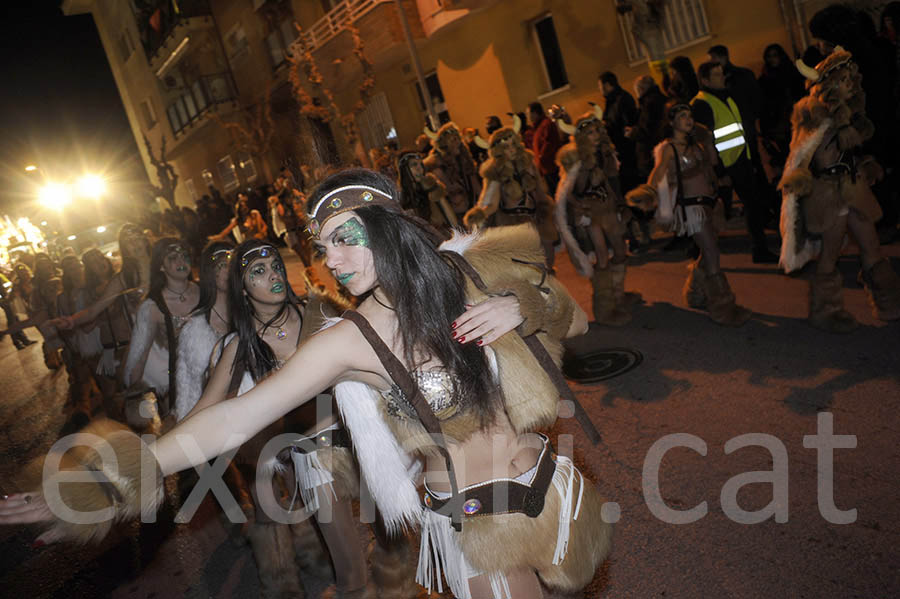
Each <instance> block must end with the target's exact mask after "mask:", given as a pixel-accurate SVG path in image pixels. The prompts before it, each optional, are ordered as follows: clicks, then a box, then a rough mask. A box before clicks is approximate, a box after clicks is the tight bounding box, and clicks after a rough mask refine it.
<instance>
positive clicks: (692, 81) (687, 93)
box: [663, 56, 700, 104]
mask: <svg viewBox="0 0 900 599" xmlns="http://www.w3.org/2000/svg"><path fill="white" fill-rule="evenodd" d="M663 89H664V90H665V92H666V96H668V97H669V99H670V100H672V101H674V102H676V103H679V104H688V103H690V101H691V100H693V99H694V96H696V95H697V92H699V91H700V83H699V82H698V81H697V73H696V72H695V71H694V64H693V63H692V62H691V59H690V58H688V57H687V56H676V57H674V58H673V59H672V60H670V61H669V72H668V73H667V74H666V77H665V79H664V80H663Z"/></svg>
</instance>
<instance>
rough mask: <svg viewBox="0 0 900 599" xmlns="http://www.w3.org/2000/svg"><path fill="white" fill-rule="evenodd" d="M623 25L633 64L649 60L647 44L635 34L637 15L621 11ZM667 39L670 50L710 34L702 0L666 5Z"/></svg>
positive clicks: (668, 50)
mask: <svg viewBox="0 0 900 599" xmlns="http://www.w3.org/2000/svg"><path fill="white" fill-rule="evenodd" d="M618 20H619V29H620V30H621V31H622V38H623V39H624V40H625V50H626V52H627V54H628V60H629V62H630V64H631V65H636V64H639V63H642V62H644V61H645V60H647V52H646V49H645V48H644V45H643V44H642V43H640V42H639V41H638V39H637V38H636V37H635V36H634V29H633V28H634V15H632V14H631V13H630V12H627V13H624V14H620V15H618ZM663 24H664V26H663V41H664V42H665V46H666V53H669V52H674V51H676V50H680V49H682V48H684V47H685V46H690V45H691V44H695V43H697V42H700V41H703V40H706V39H709V38H710V34H709V22H708V21H707V19H706V9H704V8H703V2H702V0H670V2H666V3H665V4H664V8H663Z"/></svg>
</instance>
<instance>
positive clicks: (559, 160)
mask: <svg viewBox="0 0 900 599" xmlns="http://www.w3.org/2000/svg"><path fill="white" fill-rule="evenodd" d="M578 161H579V158H578V149H577V148H576V147H575V142H574V141H571V142H569V143H567V144H566V145H564V146H563V147H561V148H560V149H559V151H558V152H557V153H556V164H558V165H559V167H560V168H562V170H563V171H566V172H567V171H569V170H570V169H571V168H572V167H573V166H575V164H576V163H577V162H578Z"/></svg>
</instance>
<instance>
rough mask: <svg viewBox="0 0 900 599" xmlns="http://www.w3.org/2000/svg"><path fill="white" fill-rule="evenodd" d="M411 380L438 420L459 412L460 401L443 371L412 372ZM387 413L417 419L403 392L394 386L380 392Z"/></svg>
mask: <svg viewBox="0 0 900 599" xmlns="http://www.w3.org/2000/svg"><path fill="white" fill-rule="evenodd" d="M410 376H412V378H413V380H414V381H415V382H416V384H417V385H418V386H419V389H420V390H421V391H422V397H424V398H425V401H427V402H428V405H429V406H430V407H431V411H432V412H434V415H435V416H437V417H438V419H439V420H445V419H447V418H450V417H451V416H453V415H454V414H456V413H457V412H458V411H459V408H460V401H459V400H458V399H457V398H456V397H455V394H454V393H453V387H454V384H453V377H452V375H451V374H450V373H449V372H447V371H444V370H414V371H412V372H410ZM381 396H382V397H383V398H384V401H385V409H386V410H387V413H388V414H389V415H390V416H392V417H394V418H400V419H404V420H406V419H410V418H412V419H417V418H418V416H417V415H416V411H415V409H414V408H413V407H412V404H411V403H409V401H408V400H407V398H406V396H405V395H404V394H403V391H401V390H400V387H398V386H397V385H396V384H395V385H391V388H390V389H389V390H387V391H382V392H381Z"/></svg>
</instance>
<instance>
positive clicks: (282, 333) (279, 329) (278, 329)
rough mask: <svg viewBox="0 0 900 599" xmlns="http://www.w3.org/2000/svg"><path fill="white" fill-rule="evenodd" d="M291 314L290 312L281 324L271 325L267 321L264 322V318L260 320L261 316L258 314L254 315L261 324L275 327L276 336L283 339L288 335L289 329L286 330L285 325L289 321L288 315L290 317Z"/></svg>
mask: <svg viewBox="0 0 900 599" xmlns="http://www.w3.org/2000/svg"><path fill="white" fill-rule="evenodd" d="M289 316H290V315H289V314H288V315H286V316H285V318H284V322H283V323H281V325H277V324H269V325H267V324H266V323H265V322H263V321H262V320H260V319H259V317H258V316H256V315H254V316H253V318H255V319H256V320H257V322H259V324H261V325H263V326H264V327H266V328H274V329H275V337H276V338H277V339H278V340H279V341H283V340H284V339H285V337H287V331H285V330H284V325H286V324H287V321H288V317H289Z"/></svg>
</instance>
